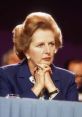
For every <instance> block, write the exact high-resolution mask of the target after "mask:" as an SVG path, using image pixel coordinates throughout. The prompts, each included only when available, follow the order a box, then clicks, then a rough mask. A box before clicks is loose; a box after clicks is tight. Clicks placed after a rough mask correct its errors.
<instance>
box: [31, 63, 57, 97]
mask: <svg viewBox="0 0 82 117" xmlns="http://www.w3.org/2000/svg"><path fill="white" fill-rule="evenodd" d="M51 74H52V70H51V68H50V66H48V65H46V64H38V65H37V66H36V67H35V69H34V73H33V76H34V78H35V84H34V86H33V87H32V91H33V92H34V94H35V95H36V96H38V95H40V93H41V92H42V91H43V89H47V91H48V92H49V93H50V92H53V91H55V90H57V88H56V86H55V84H54V83H53V81H52V78H51Z"/></svg>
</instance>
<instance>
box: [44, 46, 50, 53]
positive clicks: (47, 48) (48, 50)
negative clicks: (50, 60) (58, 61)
mask: <svg viewBox="0 0 82 117" xmlns="http://www.w3.org/2000/svg"><path fill="white" fill-rule="evenodd" d="M44 51H45V53H48V54H49V53H50V48H49V45H45V48H44Z"/></svg>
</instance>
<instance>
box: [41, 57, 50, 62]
mask: <svg viewBox="0 0 82 117" xmlns="http://www.w3.org/2000/svg"><path fill="white" fill-rule="evenodd" d="M50 59H51V57H45V58H43V60H46V61H49V60H50Z"/></svg>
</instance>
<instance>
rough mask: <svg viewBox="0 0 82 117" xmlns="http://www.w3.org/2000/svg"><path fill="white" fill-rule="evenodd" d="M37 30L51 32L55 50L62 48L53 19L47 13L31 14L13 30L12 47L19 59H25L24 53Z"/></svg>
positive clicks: (60, 36) (59, 34) (58, 29)
mask: <svg viewBox="0 0 82 117" xmlns="http://www.w3.org/2000/svg"><path fill="white" fill-rule="evenodd" d="M39 28H40V29H44V30H45V29H49V30H52V31H53V32H54V39H55V46H56V48H57V49H59V48H61V47H62V34H61V30H60V28H59V26H58V25H57V23H56V21H55V20H54V19H53V17H52V16H51V15H50V14H48V13H43V12H33V13H31V14H29V15H28V16H27V17H26V18H25V20H24V22H23V23H22V24H20V25H17V26H16V27H15V28H14V29H13V42H14V47H15V50H16V53H17V55H18V56H19V58H20V59H23V58H25V55H24V52H25V51H26V50H27V49H28V48H29V45H30V43H31V40H32V35H33V34H34V32H35V31H36V30H37V29H39Z"/></svg>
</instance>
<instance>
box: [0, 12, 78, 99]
mask: <svg viewBox="0 0 82 117" xmlns="http://www.w3.org/2000/svg"><path fill="white" fill-rule="evenodd" d="M13 43H14V48H15V51H16V54H17V55H18V57H19V58H20V59H22V60H23V61H22V62H21V63H19V64H15V65H10V66H3V67H1V68H0V79H1V82H0V96H6V95H7V94H18V95H19V96H20V97H28V98H42V99H57V100H71V101H72V100H77V89H76V84H75V82H74V75H73V74H71V73H70V72H68V71H66V70H64V69H61V68H58V67H56V66H54V64H53V59H54V55H55V54H56V52H57V51H58V49H59V48H61V47H62V34H61V30H60V28H59V27H58V25H57V23H56V21H55V20H54V19H53V18H52V16H51V15H49V14H47V13H42V12H34V13H31V14H29V15H28V16H27V17H26V19H25V21H24V22H23V23H22V24H20V25H18V26H16V27H15V28H14V30H13Z"/></svg>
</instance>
